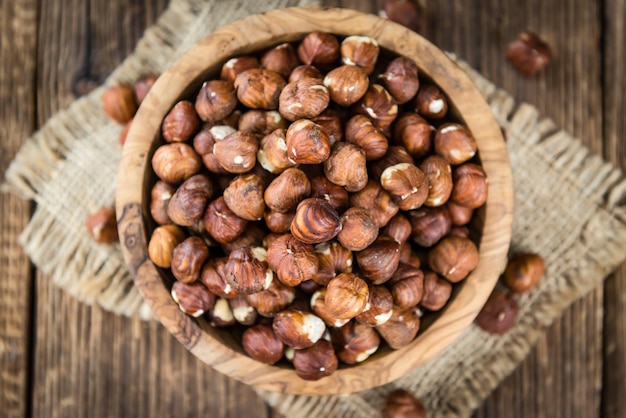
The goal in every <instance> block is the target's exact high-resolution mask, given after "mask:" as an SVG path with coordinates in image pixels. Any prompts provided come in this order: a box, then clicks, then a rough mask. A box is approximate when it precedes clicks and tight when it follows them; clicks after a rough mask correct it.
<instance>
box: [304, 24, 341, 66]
mask: <svg viewBox="0 0 626 418" xmlns="http://www.w3.org/2000/svg"><path fill="white" fill-rule="evenodd" d="M298 57H300V61H302V62H303V63H305V64H307V65H317V66H320V67H321V68H326V67H329V66H332V65H335V64H336V63H337V61H339V41H338V40H337V38H336V37H335V36H334V35H331V34H330V33H326V32H311V33H309V34H308V35H307V36H305V37H304V39H302V42H300V45H298Z"/></svg>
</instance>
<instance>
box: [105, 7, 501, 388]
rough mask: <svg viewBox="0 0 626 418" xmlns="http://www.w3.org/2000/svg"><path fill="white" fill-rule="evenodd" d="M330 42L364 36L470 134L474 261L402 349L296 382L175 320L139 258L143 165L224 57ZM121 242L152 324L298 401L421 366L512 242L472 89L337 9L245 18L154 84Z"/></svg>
mask: <svg viewBox="0 0 626 418" xmlns="http://www.w3.org/2000/svg"><path fill="white" fill-rule="evenodd" d="M316 30H319V31H325V32H330V33H334V34H336V35H338V36H340V37H341V36H347V35H366V36H370V37H373V38H376V39H377V40H378V42H379V44H380V46H381V47H382V48H384V49H387V50H390V51H392V52H394V53H397V54H400V55H405V56H407V57H410V58H412V59H413V60H415V62H416V63H417V65H418V66H419V69H420V74H421V75H426V76H427V77H428V78H430V79H432V81H434V82H435V83H436V84H438V85H439V86H440V87H441V88H442V89H443V90H444V91H445V93H446V95H447V97H448V98H449V102H450V108H451V111H452V112H454V113H455V114H456V116H457V117H458V118H459V119H461V120H462V121H463V122H464V123H465V124H467V126H468V127H469V129H470V130H471V131H472V132H473V134H474V135H475V137H476V140H477V142H478V149H479V157H480V160H481V163H482V166H483V168H484V170H485V171H486V173H487V176H488V179H489V180H488V181H489V196H488V199H487V203H486V205H485V206H484V207H483V208H481V210H480V211H479V216H478V218H479V219H478V230H479V242H478V244H479V248H480V256H479V262H478V266H477V267H476V269H475V270H474V271H473V272H472V273H471V274H470V276H469V277H468V278H467V279H466V280H465V281H464V282H463V284H462V285H461V286H458V287H457V288H456V290H455V292H454V294H453V297H452V299H451V300H450V302H449V304H448V305H447V307H446V308H445V310H444V311H443V312H442V313H440V315H439V316H437V317H436V318H435V319H434V320H433V321H431V323H429V324H426V327H425V329H424V330H423V331H421V332H420V334H419V335H418V337H417V338H416V339H415V340H414V341H413V342H412V343H411V344H409V345H408V346H406V347H404V348H402V349H400V350H395V351H394V350H390V349H383V350H381V351H380V352H378V353H376V354H375V355H373V356H372V357H371V358H369V359H368V360H366V361H365V362H363V363H360V364H358V365H356V366H351V367H348V366H341V367H340V368H339V369H338V370H337V371H336V372H335V373H334V374H333V375H331V376H330V377H326V378H323V379H321V380H319V381H313V382H311V381H304V380H302V379H300V378H299V377H297V376H296V373H295V372H294V370H293V369H292V368H291V367H290V366H287V365H284V366H281V365H277V366H268V365H265V364H262V363H259V362H257V361H255V360H253V359H251V358H250V357H248V356H247V355H246V354H245V353H244V351H243V349H242V348H241V344H240V343H239V342H238V341H237V339H236V338H235V337H234V336H233V335H231V334H230V333H229V332H228V331H224V330H220V329H215V328H212V327H211V326H209V325H208V324H207V323H206V322H205V321H202V320H200V321H199V320H196V319H192V318H191V317H189V316H187V315H185V314H184V313H182V312H181V311H180V310H179V309H178V306H177V305H176V303H175V302H174V301H173V300H172V298H171V296H170V293H169V289H168V286H167V285H166V281H165V280H164V277H162V276H161V273H160V272H159V271H158V270H157V268H156V267H155V266H154V265H153V264H152V262H151V261H150V259H149V258H148V252H147V242H148V238H149V236H150V233H151V231H152V228H153V223H152V221H151V218H150V212H149V195H150V189H151V186H152V184H153V183H154V181H155V176H154V174H153V172H152V169H151V167H150V159H151V156H152V153H153V152H154V150H155V148H156V147H157V145H158V144H159V143H160V141H161V139H160V126H161V121H162V120H163V118H164V116H165V115H166V113H167V112H168V111H169V110H170V108H171V107H172V106H173V104H174V103H175V102H176V101H177V100H179V99H181V98H183V97H189V96H190V95H191V94H192V93H193V92H195V91H197V89H198V88H199V87H200V85H201V83H202V81H203V80H205V79H208V78H210V77H218V76H219V74H218V73H219V69H220V68H221V65H222V64H223V63H224V62H225V61H226V60H227V59H228V58H230V57H232V56H237V55H241V54H247V53H253V52H256V51H259V50H262V49H263V48H266V47H269V46H273V45H277V44H280V43H283V42H292V41H297V40H299V39H302V38H303V37H304V36H305V35H306V34H307V33H309V32H312V31H316ZM117 215H118V229H119V235H120V241H121V244H122V248H123V251H124V255H125V257H126V262H127V264H128V267H129V269H130V272H131V274H132V276H133V277H134V278H135V284H136V285H137V286H138V288H139V290H140V291H141V293H142V294H143V297H144V298H145V300H146V301H147V303H148V304H149V305H150V306H151V308H152V310H153V311H154V314H155V315H156V316H157V317H158V319H159V320H160V321H161V323H162V324H163V325H164V326H165V327H166V328H167V329H168V330H169V331H170V332H171V333H172V334H173V335H174V336H175V337H176V338H177V339H178V340H179V341H180V342H181V343H182V344H183V345H184V346H185V347H186V348H187V349H188V350H189V351H191V352H192V353H193V354H194V355H196V356H197V357H198V358H199V359H201V360H202V361H203V362H204V363H206V364H208V365H210V366H211V367H213V368H215V369H216V370H218V371H220V372H221V373H223V374H225V375H228V376H230V377H233V378H235V379H238V380H241V381H242V382H245V383H247V384H250V385H253V386H255V387H258V388H263V389H268V390H273V391H279V392H285V393H297V394H314V395H322V394H340V393H350V392H355V391H359V390H363V389H367V388H371V387H374V386H378V385H382V384H384V383H387V382H389V381H391V380H393V379H396V378H398V377H400V376H402V375H403V374H405V373H407V372H408V371H410V370H411V369H413V368H415V367H417V366H419V365H421V364H423V363H424V362H426V361H427V360H429V359H430V358H432V357H433V356H435V355H436V354H437V353H439V352H440V351H441V350H443V349H444V348H445V347H446V346H448V345H449V344H451V343H452V342H453V341H454V340H455V338H456V337H457V336H459V334H460V333H461V332H462V331H463V330H464V329H465V328H466V327H467V326H468V325H470V324H471V322H472V321H473V320H474V317H475V316H476V315H477V313H478V312H479V311H480V309H481V307H482V306H483V304H484V303H485V301H486V300H487V297H488V296H489V294H490V293H491V291H492V290H493V288H494V286H495V283H496V281H497V279H498V276H499V274H500V272H501V271H502V270H503V267H504V264H505V260H506V254H507V251H508V247H509V242H510V239H511V224H512V216H513V190H512V178H511V169H510V165H509V161H508V156H507V152H506V147H505V144H504V141H503V138H502V134H501V132H500V128H499V126H498V124H497V123H496V121H495V120H494V118H493V115H492V113H491V111H490V109H489V107H488V105H487V103H486V102H485V100H484V99H483V98H482V96H481V95H480V93H479V92H478V90H477V89H476V87H475V86H474V85H473V84H472V82H471V81H470V80H469V79H468V77H467V76H466V75H465V73H464V72H463V71H462V70H461V69H460V68H459V67H457V66H456V65H455V64H454V63H453V62H452V61H451V60H450V59H449V58H448V57H447V56H446V55H445V54H444V53H443V52H442V51H440V50H439V49H437V48H436V47H435V46H434V45H432V44H431V43H429V42H428V41H426V40H425V39H424V38H422V37H421V36H419V35H417V34H416V33H414V32H412V31H410V30H408V29H406V28H404V27H402V26H400V25H397V24H395V23H393V22H390V21H388V20H385V19H382V18H379V17H377V16H374V15H368V14H363V13H360V12H357V11H354V10H346V9H302V8H293V9H282V10H275V11H272V12H268V13H264V14H260V15H254V16H250V17H248V18H246V19H243V20H241V21H239V22H236V23H233V24H231V25H228V26H226V27H224V28H222V29H220V30H218V31H216V32H215V33H214V34H212V35H210V36H209V37H207V38H205V39H203V40H202V41H200V42H198V43H197V44H196V45H195V46H193V47H192V48H191V49H189V50H188V51H187V52H186V53H185V54H184V55H183V56H182V57H181V58H180V59H179V60H178V61H176V62H175V63H174V64H173V65H172V66H171V67H170V68H169V69H168V70H167V71H166V72H165V73H164V74H163V75H162V76H161V77H160V78H159V79H158V81H157V82H156V84H155V85H154V87H153V88H152V90H151V91H150V93H149V95H148V97H147V98H146V99H145V101H144V102H143V103H142V105H141V107H140V108H139V111H138V112H137V115H136V116H135V119H134V122H133V125H132V128H131V130H130V133H129V135H128V139H127V142H126V145H125V147H124V151H123V156H122V160H121V164H120V169H119V178H118V188H117Z"/></svg>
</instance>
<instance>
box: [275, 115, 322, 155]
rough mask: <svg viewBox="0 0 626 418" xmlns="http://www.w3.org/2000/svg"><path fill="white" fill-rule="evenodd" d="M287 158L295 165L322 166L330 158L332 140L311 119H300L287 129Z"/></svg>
mask: <svg viewBox="0 0 626 418" xmlns="http://www.w3.org/2000/svg"><path fill="white" fill-rule="evenodd" d="M285 143H286V144H287V157H288V158H289V161H291V162H292V163H294V164H320V163H323V162H324V161H326V159H328V157H329V156H330V139H329V138H328V135H326V132H324V129H323V128H322V127H321V126H320V125H318V124H316V123H315V122H313V121H311V120H309V119H300V120H297V121H295V122H293V123H292V124H291V125H289V128H287V133H286V134H285Z"/></svg>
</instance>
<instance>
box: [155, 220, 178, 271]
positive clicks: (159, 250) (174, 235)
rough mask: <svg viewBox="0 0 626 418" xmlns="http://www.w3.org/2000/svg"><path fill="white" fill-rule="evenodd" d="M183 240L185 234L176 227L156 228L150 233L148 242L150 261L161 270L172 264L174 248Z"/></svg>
mask: <svg viewBox="0 0 626 418" xmlns="http://www.w3.org/2000/svg"><path fill="white" fill-rule="evenodd" d="M184 239H185V233H184V232H183V231H182V229H180V228H179V227H178V226H176V225H162V226H158V227H156V228H155V229H154V231H152V235H151V236H150V241H149V242H148V255H149V257H150V260H152V262H153V263H154V264H155V265H157V266H158V267H161V268H169V267H170V265H171V264H172V255H173V253H174V248H175V247H176V246H177V245H178V244H180V243H181V242H182V241H183V240H184Z"/></svg>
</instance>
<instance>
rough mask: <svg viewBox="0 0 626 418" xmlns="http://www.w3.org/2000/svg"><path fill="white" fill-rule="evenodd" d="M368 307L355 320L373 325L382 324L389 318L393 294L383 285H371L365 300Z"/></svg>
mask: <svg viewBox="0 0 626 418" xmlns="http://www.w3.org/2000/svg"><path fill="white" fill-rule="evenodd" d="M367 304H368V306H369V309H367V310H365V311H363V312H361V313H360V314H358V315H357V316H356V320H357V321H359V322H361V323H363V324H366V325H369V326H371V327H375V326H378V325H382V324H384V323H385V322H387V321H388V320H389V319H390V318H391V314H392V309H393V296H392V295H391V292H390V291H389V289H387V287H385V286H371V287H370V293H369V298H368V301H367Z"/></svg>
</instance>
